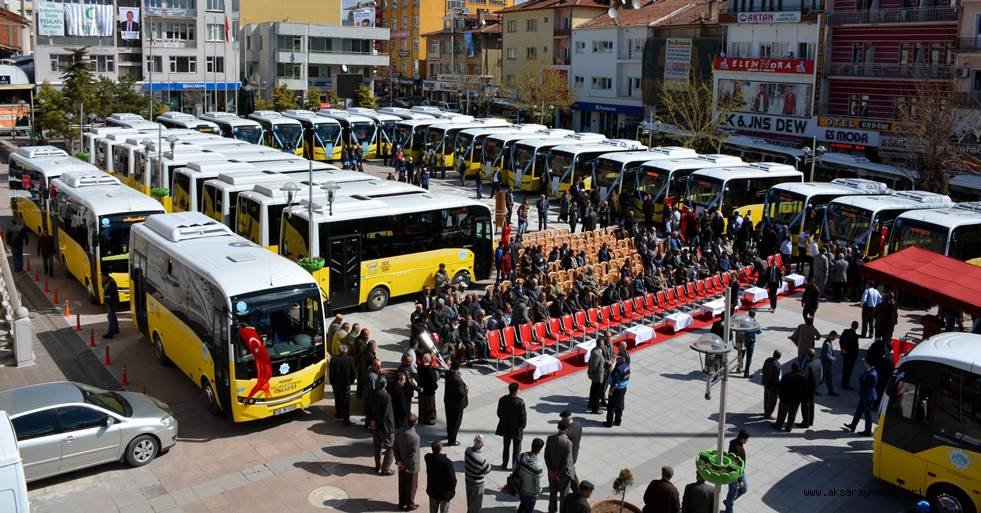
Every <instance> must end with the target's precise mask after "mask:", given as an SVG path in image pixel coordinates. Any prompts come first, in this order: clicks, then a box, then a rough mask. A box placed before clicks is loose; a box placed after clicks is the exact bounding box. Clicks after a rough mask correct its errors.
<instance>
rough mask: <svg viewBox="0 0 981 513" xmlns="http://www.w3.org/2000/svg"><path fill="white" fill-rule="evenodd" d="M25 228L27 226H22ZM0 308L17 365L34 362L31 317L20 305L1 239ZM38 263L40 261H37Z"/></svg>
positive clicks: (18, 294)
mask: <svg viewBox="0 0 981 513" xmlns="http://www.w3.org/2000/svg"><path fill="white" fill-rule="evenodd" d="M24 229H25V230H26V229H27V228H24ZM0 257H2V258H0V279H2V280H3V283H2V284H0V285H2V286H0V308H2V312H0V314H2V315H3V320H4V322H6V324H7V326H8V327H9V328H10V333H11V334H12V337H11V342H12V343H13V352H14V359H15V361H16V362H17V366H18V367H23V366H28V365H33V364H34V348H33V343H34V335H33V330H32V329H31V318H30V315H29V314H28V311H27V309H26V308H24V307H23V305H21V302H20V293H19V292H17V284H16V282H14V273H13V272H11V271H10V262H9V261H8V260H7V247H6V243H5V242H4V241H3V240H0ZM38 264H40V262H38Z"/></svg>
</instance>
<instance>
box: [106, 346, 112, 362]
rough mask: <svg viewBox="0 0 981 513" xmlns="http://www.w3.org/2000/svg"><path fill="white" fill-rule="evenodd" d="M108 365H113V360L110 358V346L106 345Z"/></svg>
mask: <svg viewBox="0 0 981 513" xmlns="http://www.w3.org/2000/svg"><path fill="white" fill-rule="evenodd" d="M106 365H112V358H109V345H108V344H106Z"/></svg>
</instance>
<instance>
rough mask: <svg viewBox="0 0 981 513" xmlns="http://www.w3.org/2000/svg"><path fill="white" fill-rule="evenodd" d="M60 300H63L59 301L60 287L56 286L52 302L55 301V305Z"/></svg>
mask: <svg viewBox="0 0 981 513" xmlns="http://www.w3.org/2000/svg"><path fill="white" fill-rule="evenodd" d="M60 302H61V301H58V287H55V293H54V300H53V301H52V303H54V304H55V306H58V303H60Z"/></svg>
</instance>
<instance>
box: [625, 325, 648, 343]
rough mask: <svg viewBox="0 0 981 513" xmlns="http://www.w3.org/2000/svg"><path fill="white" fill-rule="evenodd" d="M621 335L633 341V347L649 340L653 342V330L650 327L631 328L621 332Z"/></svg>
mask: <svg viewBox="0 0 981 513" xmlns="http://www.w3.org/2000/svg"><path fill="white" fill-rule="evenodd" d="M623 334H624V336H625V337H627V338H628V339H630V340H633V342H634V346H639V345H640V344H643V343H644V342H647V341H649V340H654V328H651V327H650V326H643V325H638V326H631V327H629V328H627V329H625V330H623Z"/></svg>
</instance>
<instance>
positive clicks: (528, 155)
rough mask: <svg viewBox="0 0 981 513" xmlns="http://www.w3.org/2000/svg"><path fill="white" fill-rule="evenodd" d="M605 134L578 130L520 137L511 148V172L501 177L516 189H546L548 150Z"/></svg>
mask: <svg viewBox="0 0 981 513" xmlns="http://www.w3.org/2000/svg"><path fill="white" fill-rule="evenodd" d="M605 140H606V136H604V135H602V134H594V133H590V132H579V133H575V134H572V135H566V136H563V137H549V138H545V139H539V138H531V139H521V140H519V141H517V142H515V143H514V146H513V147H512V148H511V165H512V167H513V168H514V170H513V172H511V173H505V175H504V177H503V179H504V180H505V181H506V182H507V183H508V184H509V185H511V187H514V189H515V190H517V191H525V192H539V191H543V192H544V191H547V190H548V186H547V185H546V184H545V182H544V181H543V180H544V177H545V176H547V175H548V173H547V172H546V170H547V169H548V167H547V166H548V152H549V150H551V149H552V148H554V147H556V146H562V145H565V144H583V145H585V144H593V143H598V142H600V141H605Z"/></svg>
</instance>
